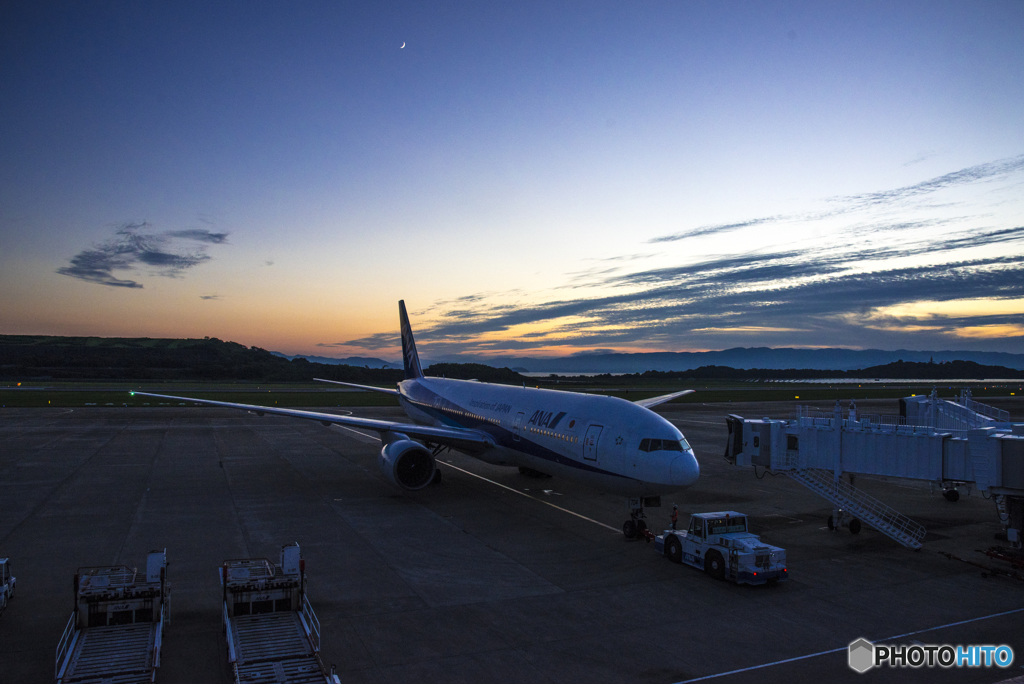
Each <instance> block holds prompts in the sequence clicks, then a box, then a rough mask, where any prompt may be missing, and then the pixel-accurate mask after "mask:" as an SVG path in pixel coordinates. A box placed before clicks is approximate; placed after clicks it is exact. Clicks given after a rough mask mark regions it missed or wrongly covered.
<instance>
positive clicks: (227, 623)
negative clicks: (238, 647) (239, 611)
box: [224, 601, 237, 663]
mask: <svg viewBox="0 0 1024 684" xmlns="http://www.w3.org/2000/svg"><path fill="white" fill-rule="evenodd" d="M224 637H225V638H226V639H227V640H228V662H229V663H233V662H235V660H236V659H237V656H236V655H235V635H234V634H232V632H231V619H230V618H228V604H227V602H226V601H225V602H224Z"/></svg>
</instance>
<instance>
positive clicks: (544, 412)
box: [399, 378, 700, 496]
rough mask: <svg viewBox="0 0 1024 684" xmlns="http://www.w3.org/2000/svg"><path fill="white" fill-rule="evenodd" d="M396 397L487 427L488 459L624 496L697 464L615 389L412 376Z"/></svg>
mask: <svg viewBox="0 0 1024 684" xmlns="http://www.w3.org/2000/svg"><path fill="white" fill-rule="evenodd" d="M399 391H400V392H401V395H400V397H399V401H400V402H401V404H402V407H403V408H404V409H405V411H406V413H408V414H409V417H410V418H412V419H413V420H414V421H415V422H417V423H419V424H421V425H432V426H449V427H459V428H467V429H472V430H476V431H479V432H482V433H486V434H487V435H488V436H489V437H490V438H491V439H492V440H493V442H494V445H495V446H494V447H492V448H489V449H486V450H484V451H483V452H480V453H473V454H472V455H473V456H475V457H476V458H480V459H482V460H484V461H487V462H488V463H494V464H497V465H509V466H520V467H527V468H532V469H534V470H537V471H540V472H544V473H547V474H549V475H557V476H559V477H565V478H570V479H573V480H577V481H580V482H584V483H586V484H589V485H591V486H593V487H595V488H597V489H599V490H601V491H606V492H614V493H618V494H624V495H626V496H658V495H661V494H667V493H669V492H672V491H677V490H680V489H684V488H686V487H689V486H690V485H692V484H693V483H695V482H696V481H697V478H698V476H699V474H700V467H699V466H698V464H697V459H696V458H695V457H694V454H693V449H692V448H691V447H690V446H689V444H688V443H687V442H686V440H685V438H684V437H683V434H682V433H681V432H680V431H679V430H678V429H676V427H675V426H674V425H672V424H671V423H669V422H668V421H667V420H665V419H664V418H662V417H661V416H659V415H658V414H656V413H654V412H653V411H651V410H649V409H646V408H644V407H642V406H638V405H636V404H633V403H630V402H628V401H625V400H623V399H618V398H616V397H608V396H603V395H591V394H583V393H577V392H561V391H556V390H545V389H532V388H529V389H528V388H524V387H515V386H508V385H495V384H490V383H483V382H473V381H466V380H447V379H443V378H415V379H411V380H404V381H402V382H401V383H399Z"/></svg>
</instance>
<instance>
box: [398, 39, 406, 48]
mask: <svg viewBox="0 0 1024 684" xmlns="http://www.w3.org/2000/svg"><path fill="white" fill-rule="evenodd" d="M402 47H403V48H404V47H405V42H404V41H403V42H402ZM398 49H399V50H401V49H402V48H398Z"/></svg>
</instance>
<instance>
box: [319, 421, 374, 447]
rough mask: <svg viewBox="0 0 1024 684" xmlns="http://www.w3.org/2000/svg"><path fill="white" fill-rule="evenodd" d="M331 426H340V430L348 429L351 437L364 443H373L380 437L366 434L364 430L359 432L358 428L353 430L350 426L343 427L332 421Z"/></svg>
mask: <svg viewBox="0 0 1024 684" xmlns="http://www.w3.org/2000/svg"><path fill="white" fill-rule="evenodd" d="M331 427H336V428H341V429H342V430H348V431H349V432H351V433H352V434H353V435H354V437H353V439H355V440H357V441H360V442H363V443H364V444H373V443H374V442H379V441H381V439H380V437H375V436H374V435H368V434H366V433H365V432H360V431H359V430H354V429H352V428H350V427H345V426H344V425H338V424H337V423H332V424H331Z"/></svg>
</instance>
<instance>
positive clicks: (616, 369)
mask: <svg viewBox="0 0 1024 684" xmlns="http://www.w3.org/2000/svg"><path fill="white" fill-rule="evenodd" d="M467 360H469V359H467ZM901 360H902V361H905V362H917V363H927V362H928V361H930V360H934V361H935V362H936V363H938V362H945V361H973V362H974V363H978V364H982V365H988V366H1004V367H1006V368H1014V369H1017V370H1024V354H1008V353H1005V352H978V351H911V350H907V349H897V350H895V351H884V350H881V349H863V350H860V349H842V348H828V349H792V348H779V349H772V348H769V347H736V348H734V349H725V350H722V351H708V352H652V353H640V354H580V355H576V356H569V357H564V358H558V359H538V358H529V357H498V358H489V359H487V362H488V363H489V364H491V365H495V366H507V367H509V368H515V369H516V370H519V371H521V372H527V371H529V372H533V373H560V374H571V373H643V372H644V371H652V370H654V371H684V370H689V369H693V368H700V367H702V366H728V367H729V368H735V369H754V368H760V369H778V370H782V369H831V370H842V371H846V370H855V369H867V368H870V367H872V366H884V365H886V364H890V363H895V362H897V361H901Z"/></svg>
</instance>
